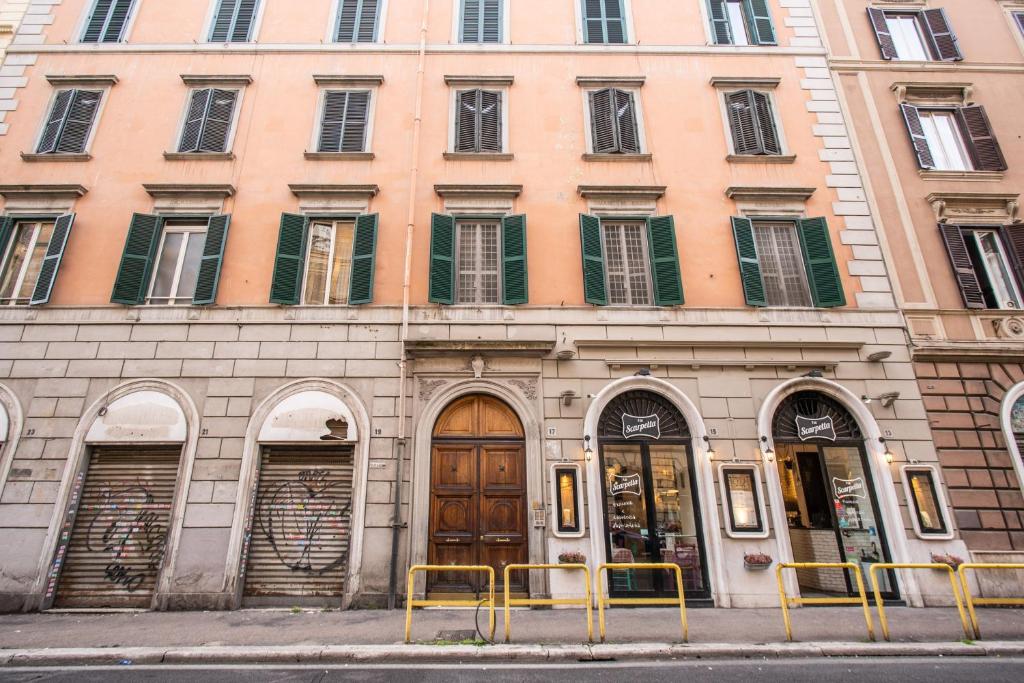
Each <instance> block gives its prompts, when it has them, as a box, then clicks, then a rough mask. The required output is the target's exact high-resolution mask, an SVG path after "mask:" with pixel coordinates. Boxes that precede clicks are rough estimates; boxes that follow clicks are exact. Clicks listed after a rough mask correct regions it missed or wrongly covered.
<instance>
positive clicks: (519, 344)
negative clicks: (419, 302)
mask: <svg viewBox="0 0 1024 683" xmlns="http://www.w3.org/2000/svg"><path fill="white" fill-rule="evenodd" d="M554 348H555V342H554V340H547V339H543V340H504V339H494V340H492V339H410V340H409V341H407V342H406V350H407V351H408V353H409V356H410V357H412V358H428V357H431V356H451V355H453V354H463V355H489V354H494V355H498V356H501V357H503V358H504V357H509V356H526V357H530V358H540V357H543V356H546V355H548V354H549V353H551V351H552V350H553V349H554Z"/></svg>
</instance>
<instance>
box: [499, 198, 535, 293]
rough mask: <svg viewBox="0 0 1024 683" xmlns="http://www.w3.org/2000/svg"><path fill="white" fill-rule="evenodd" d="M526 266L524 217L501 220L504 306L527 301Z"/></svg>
mask: <svg viewBox="0 0 1024 683" xmlns="http://www.w3.org/2000/svg"><path fill="white" fill-rule="evenodd" d="M527 275H528V271H527V266H526V216H525V215H519V216H505V217H504V218H502V219H501V277H502V303H503V304H505V305H506V306H512V305H515V304H525V303H527V301H529V293H530V287H529V283H528V278H527Z"/></svg>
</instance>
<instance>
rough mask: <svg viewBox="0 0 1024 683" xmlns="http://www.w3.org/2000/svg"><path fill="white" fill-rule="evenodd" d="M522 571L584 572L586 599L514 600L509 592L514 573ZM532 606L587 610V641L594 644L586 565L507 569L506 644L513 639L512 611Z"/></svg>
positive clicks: (534, 566)
mask: <svg viewBox="0 0 1024 683" xmlns="http://www.w3.org/2000/svg"><path fill="white" fill-rule="evenodd" d="M521 569H527V570H529V569H573V570H577V571H582V572H583V579H584V581H585V583H584V586H585V590H584V593H585V594H586V597H584V598H513V597H511V591H510V590H509V586H510V580H511V576H512V572H513V571H516V570H521ZM530 605H576V606H578V607H586V608H587V640H588V641H590V642H591V643H592V642H594V618H593V616H592V614H593V613H592V611H591V610H592V609H593V607H592V600H591V597H590V569H589V568H588V567H587V565H585V564H510V565H507V566H506V567H505V642H506V643H508V642H511V639H512V611H511V608H512V607H513V606H516V607H524V606H530Z"/></svg>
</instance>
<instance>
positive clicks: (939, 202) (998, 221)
mask: <svg viewBox="0 0 1024 683" xmlns="http://www.w3.org/2000/svg"><path fill="white" fill-rule="evenodd" d="M925 200H926V201H927V202H928V203H929V204H931V206H932V211H934V212H935V220H937V221H938V222H939V223H948V222H950V221H952V222H954V223H964V224H969V223H972V222H975V223H977V222H983V223H985V224H995V225H1002V224H1006V223H1016V222H1018V220H1019V219H1018V217H1017V212H1018V210H1019V208H1020V195H1019V194H1016V193H999V192H932V193H931V194H929V195H928V196H927V197H925Z"/></svg>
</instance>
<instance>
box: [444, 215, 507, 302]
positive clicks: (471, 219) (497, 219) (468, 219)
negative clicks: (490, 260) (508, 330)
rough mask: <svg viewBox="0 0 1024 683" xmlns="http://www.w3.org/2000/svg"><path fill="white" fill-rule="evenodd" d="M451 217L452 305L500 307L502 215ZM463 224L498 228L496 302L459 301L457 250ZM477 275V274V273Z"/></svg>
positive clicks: (502, 291) (502, 249)
mask: <svg viewBox="0 0 1024 683" xmlns="http://www.w3.org/2000/svg"><path fill="white" fill-rule="evenodd" d="M451 216H452V218H453V219H454V220H455V240H454V241H455V251H454V256H453V261H454V263H453V270H454V272H455V282H454V283H453V284H454V286H453V287H452V289H453V290H454V291H453V297H452V298H453V300H454V302H455V303H454V304H453V305H455V306H476V307H480V306H501V305H502V303H501V302H502V301H504V300H505V290H504V284H505V282H504V280H505V261H504V255H505V254H504V248H503V247H504V244H503V243H502V242H503V240H502V235H503V231H504V227H505V226H504V225H502V219H503V218H504V215H502V216H498V215H494V216H490V215H483V216H480V215H474V214H467V215H462V216H460V215H458V214H452V215H451ZM465 223H471V224H477V225H479V224H481V223H494V224H496V225H497V226H498V296H497V301H460V300H459V248H460V247H461V245H462V231H461V230H459V226H460V225H462V224H465ZM477 256H478V258H479V257H480V254H479V253H478V254H477ZM477 273H478V274H479V271H477Z"/></svg>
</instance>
